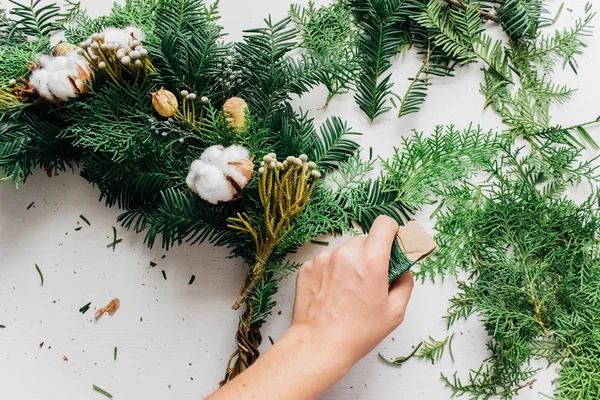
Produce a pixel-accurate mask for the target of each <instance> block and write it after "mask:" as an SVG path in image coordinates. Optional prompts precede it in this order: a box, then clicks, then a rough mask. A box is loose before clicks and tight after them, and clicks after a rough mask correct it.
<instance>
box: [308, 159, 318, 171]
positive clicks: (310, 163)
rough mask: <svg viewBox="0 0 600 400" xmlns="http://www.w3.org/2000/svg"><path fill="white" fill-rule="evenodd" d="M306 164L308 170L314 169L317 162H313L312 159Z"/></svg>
mask: <svg viewBox="0 0 600 400" xmlns="http://www.w3.org/2000/svg"><path fill="white" fill-rule="evenodd" d="M306 165H307V166H308V169H309V170H310V171H312V170H314V169H316V168H317V163H315V162H314V161H309V162H308V164H306Z"/></svg>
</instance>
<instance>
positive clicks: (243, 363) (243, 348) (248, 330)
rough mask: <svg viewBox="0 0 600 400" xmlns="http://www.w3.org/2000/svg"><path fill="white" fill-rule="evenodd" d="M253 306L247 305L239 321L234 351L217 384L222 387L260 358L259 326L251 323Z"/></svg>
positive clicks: (260, 338) (260, 340)
mask: <svg viewBox="0 0 600 400" xmlns="http://www.w3.org/2000/svg"><path fill="white" fill-rule="evenodd" d="M253 310H254V306H253V305H248V310H246V312H245V313H244V315H243V316H242V318H241V319H240V324H239V326H238V330H237V332H236V334H235V344H236V349H235V351H234V352H233V353H232V354H231V357H229V362H228V363H227V372H226V373H225V378H223V380H222V381H221V382H220V383H219V386H223V385H225V384H226V383H228V382H229V381H231V380H232V379H233V378H235V377H236V376H238V375H239V374H241V373H242V372H244V371H245V370H246V369H247V368H248V367H249V366H251V365H252V364H254V363H255V362H256V360H257V359H258V357H259V356H260V351H259V349H258V348H259V347H260V344H261V343H262V334H261V333H260V325H259V324H253V323H252V313H253Z"/></svg>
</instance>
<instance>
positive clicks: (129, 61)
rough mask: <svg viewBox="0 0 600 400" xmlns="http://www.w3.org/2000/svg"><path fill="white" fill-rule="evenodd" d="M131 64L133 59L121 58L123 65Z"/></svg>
mask: <svg viewBox="0 0 600 400" xmlns="http://www.w3.org/2000/svg"><path fill="white" fill-rule="evenodd" d="M130 63H131V57H129V56H125V57H123V58H121V64H123V65H129V64H130Z"/></svg>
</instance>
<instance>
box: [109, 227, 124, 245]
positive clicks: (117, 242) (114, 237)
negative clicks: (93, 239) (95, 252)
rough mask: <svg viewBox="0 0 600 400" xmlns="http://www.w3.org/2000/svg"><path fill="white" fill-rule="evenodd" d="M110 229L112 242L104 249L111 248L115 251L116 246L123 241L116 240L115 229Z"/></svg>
mask: <svg viewBox="0 0 600 400" xmlns="http://www.w3.org/2000/svg"><path fill="white" fill-rule="evenodd" d="M112 228H113V241H112V243H109V244H107V245H106V248H107V249H108V248H110V247H112V248H113V251H115V248H116V246H117V245H118V244H119V243H121V242H122V241H123V239H117V228H115V227H114V226H113V227H112Z"/></svg>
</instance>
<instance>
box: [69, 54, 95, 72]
mask: <svg viewBox="0 0 600 400" xmlns="http://www.w3.org/2000/svg"><path fill="white" fill-rule="evenodd" d="M67 58H68V59H69V66H70V67H71V69H72V71H73V72H74V73H75V72H76V71H77V66H78V65H79V66H80V67H82V68H84V69H86V70H89V68H90V63H88V62H87V60H86V59H85V58H83V57H81V56H80V55H79V54H77V52H75V51H72V52H70V53H69V54H67Z"/></svg>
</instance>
